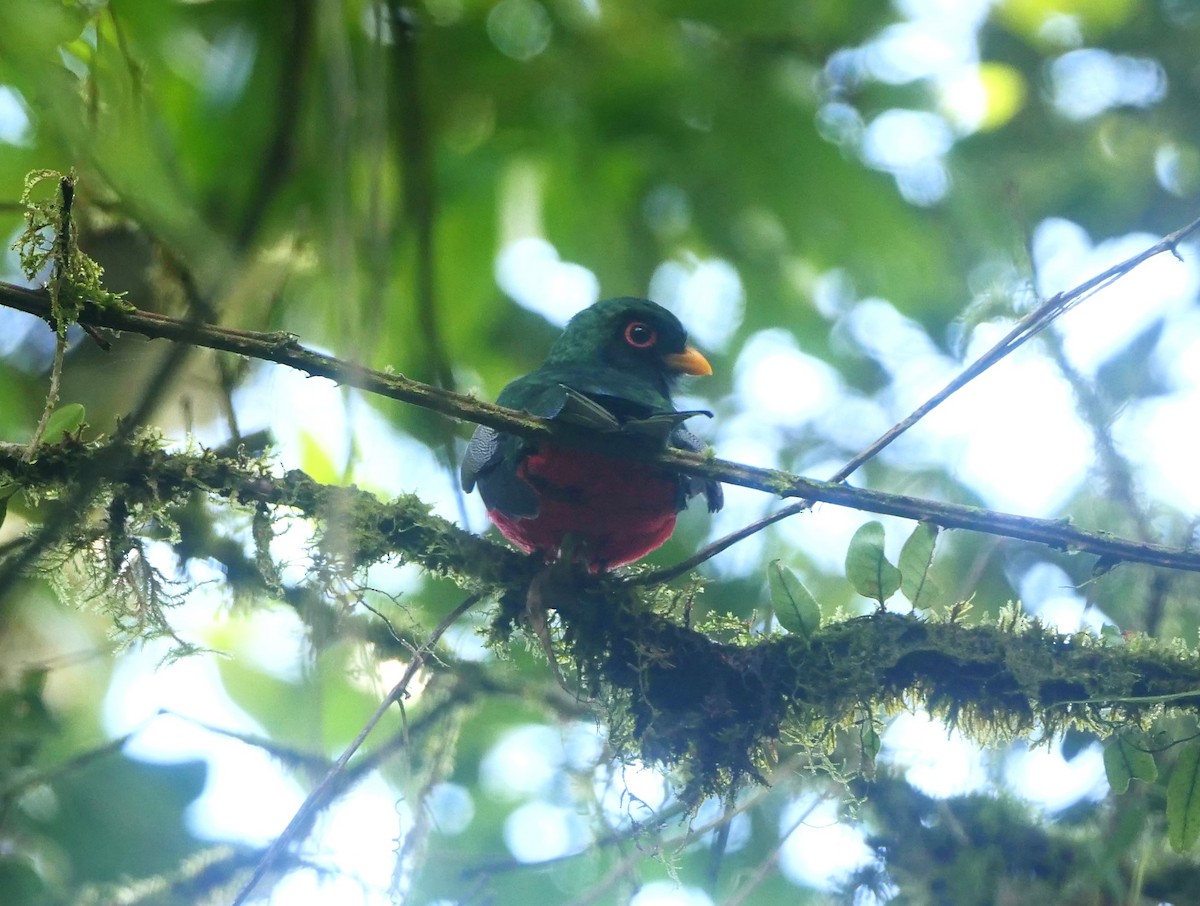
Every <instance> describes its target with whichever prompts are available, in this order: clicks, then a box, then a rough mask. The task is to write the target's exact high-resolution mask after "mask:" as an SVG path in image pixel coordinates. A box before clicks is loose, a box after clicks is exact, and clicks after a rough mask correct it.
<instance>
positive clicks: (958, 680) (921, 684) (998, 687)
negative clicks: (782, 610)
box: [0, 442, 1200, 796]
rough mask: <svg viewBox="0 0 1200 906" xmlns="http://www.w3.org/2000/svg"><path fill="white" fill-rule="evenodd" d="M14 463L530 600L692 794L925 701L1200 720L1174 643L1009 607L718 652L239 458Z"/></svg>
mask: <svg viewBox="0 0 1200 906" xmlns="http://www.w3.org/2000/svg"><path fill="white" fill-rule="evenodd" d="M20 453H21V448H19V447H17V446H16V445H6V446H2V447H0V483H8V482H13V483H17V484H19V485H21V486H23V487H27V488H37V489H39V490H41V491H43V492H50V491H54V490H61V489H62V488H63V487H65V486H67V485H69V484H70V483H71V482H72V481H73V480H74V479H75V477H76V476H78V475H80V474H88V475H90V476H92V477H93V478H94V477H96V473H97V472H99V478H100V480H101V483H102V485H103V486H104V487H105V488H106V489H107V492H108V493H109V494H110V495H113V496H119V497H120V498H121V499H123V500H125V501H126V502H127V503H128V505H130V506H134V505H138V504H141V505H143V506H147V507H158V508H160V509H161V508H164V507H167V506H170V505H175V504H178V503H181V502H183V501H185V500H187V499H188V498H189V497H190V496H191V495H193V494H195V493H202V494H206V495H209V496H211V497H214V498H223V499H225V500H228V501H230V502H233V503H235V504H238V505H243V506H246V507H259V506H269V507H285V508H288V509H291V510H294V511H297V512H299V513H302V514H304V515H305V516H307V517H310V518H312V519H313V520H315V522H316V523H317V524H318V526H319V527H320V530H321V537H322V539H323V540H322V542H321V545H322V548H323V551H324V554H325V556H327V557H329V558H332V559H336V560H338V561H339V562H340V563H342V564H343V565H344V567H345V568H346V569H347V570H358V569H360V568H362V567H365V566H368V565H370V564H371V563H374V562H377V561H379V560H382V559H384V558H386V557H390V556H399V557H400V558H402V559H404V560H407V561H411V562H414V563H418V564H420V565H421V566H422V567H424V568H425V569H427V570H430V571H431V572H434V573H437V574H442V575H448V576H450V577H451V578H453V579H454V581H456V582H457V583H458V584H460V585H462V586H464V587H466V588H469V589H471V590H473V591H475V592H477V593H485V594H491V595H497V596H499V598H500V600H501V607H500V611H499V614H498V616H497V618H496V624H495V626H496V631H497V632H498V633H499V634H500V635H501V636H503V635H505V634H507V633H508V632H509V631H511V629H512V628H513V627H514V626H515V625H518V624H520V623H521V622H522V621H523V620H524V619H525V612H526V602H527V601H528V600H530V599H531V598H532V597H534V596H536V597H537V598H538V600H539V601H540V602H541V604H542V605H544V606H548V607H551V608H553V609H554V610H555V611H557V613H558V614H559V617H560V619H561V621H562V630H563V639H564V644H565V645H566V647H567V649H568V652H569V654H570V656H571V659H572V661H573V663H574V664H575V665H576V666H577V668H578V673H577V676H578V682H579V683H580V685H581V687H582V690H583V691H584V692H585V693H587V694H590V695H595V696H596V697H598V698H600V699H602V700H604V701H606V702H616V703H618V704H617V705H615V706H619V707H621V708H623V709H626V710H627V711H628V713H629V714H630V715H631V716H632V726H631V729H630V731H629V732H628V734H627V736H626V737H625V738H621V737H620V736H619V735H617V736H615V737H614V741H615V742H616V743H617V744H618V745H624V746H625V747H626V748H627V752H628V754H636V755H638V756H639V757H641V758H645V759H661V760H662V761H664V762H666V763H669V764H675V765H683V766H686V768H687V769H688V774H689V776H690V777H692V778H693V781H692V792H693V793H694V794H695V795H697V796H698V795H701V794H704V793H709V792H713V791H718V790H722V789H727V788H728V784H730V783H731V782H736V781H737V780H739V779H741V778H743V777H747V776H751V777H757V776H759V775H760V774H761V773H762V772H763V771H764V770H766V769H769V767H770V766H771V764H772V763H773V760H774V759H775V758H776V757H777V750H778V746H779V744H778V742H777V741H778V740H780V739H782V740H789V741H794V742H796V743H797V744H800V745H802V746H805V747H807V748H810V749H813V750H816V751H820V747H821V746H822V745H824V746H826V747H832V745H833V744H834V741H835V740H836V739H837V736H838V734H837V733H836V732H835V731H836V730H837V729H839V728H843V727H847V726H851V725H853V724H854V722H855V721H857V720H861V719H862V718H863V715H866V714H870V715H876V716H878V715H881V714H885V713H887V712H889V711H893V710H897V709H902V708H909V707H915V706H918V705H919V704H924V705H925V706H926V707H928V708H929V709H930V710H931V711H933V712H934V713H937V714H940V715H942V716H944V717H945V719H947V720H948V721H949V722H951V723H953V724H956V725H958V726H960V727H961V728H963V729H964V730H966V731H967V732H969V733H971V735H973V736H975V737H977V738H982V739H991V738H1003V737H1011V736H1030V735H1033V734H1035V733H1038V734H1043V733H1044V734H1049V733H1054V732H1057V731H1060V730H1062V729H1064V728H1065V727H1067V726H1072V725H1073V726H1083V727H1086V728H1089V729H1092V730H1096V731H1097V732H1105V731H1107V730H1108V729H1110V728H1112V727H1115V726H1129V725H1131V724H1132V725H1143V724H1145V723H1147V722H1148V721H1149V720H1150V719H1151V718H1152V717H1153V716H1155V715H1157V714H1158V713H1160V712H1161V711H1162V710H1163V708H1164V707H1169V708H1171V709H1174V710H1176V711H1185V712H1189V713H1200V659H1197V658H1196V657H1195V654H1194V652H1191V651H1188V650H1185V649H1184V648H1183V647H1182V646H1175V647H1164V646H1161V645H1159V644H1157V643H1154V642H1153V641H1151V640H1149V639H1142V638H1137V639H1134V640H1132V641H1129V642H1125V641H1122V640H1116V641H1115V642H1114V641H1113V640H1109V639H1104V640H1101V639H1099V638H1097V637H1094V636H1091V635H1088V634H1076V635H1072V636H1060V635H1057V634H1054V633H1052V632H1050V631H1048V630H1046V629H1045V628H1043V627H1041V626H1040V625H1039V624H1038V623H1037V622H1036V621H1034V620H1031V619H1028V618H1027V617H1025V616H1023V615H1022V614H1020V613H1019V612H1016V611H1012V612H1010V613H1009V614H1007V616H1006V617H1005V618H1004V619H1002V620H1001V623H1000V624H998V625H977V626H966V625H961V624H959V623H956V622H955V621H954V620H952V619H950V618H949V617H942V618H935V619H924V620H923V619H920V618H917V617H914V616H900V615H896V614H890V613H875V614H872V615H870V616H865V617H858V618H854V619H849V620H845V621H842V622H832V623H828V624H826V625H825V626H823V627H822V628H820V629H819V630H817V631H816V632H814V633H813V634H812V636H811V637H810V638H809V639H807V640H806V639H803V638H801V637H799V636H793V635H785V636H757V637H751V636H749V635H748V634H747V633H745V632H743V633H741V637H740V638H738V639H737V640H735V641H731V642H723V641H718V640H716V639H714V638H713V637H712V636H711V635H710V634H706V633H705V632H702V631H699V630H697V629H694V628H691V627H689V626H685V625H680V624H679V622H678V621H677V619H675V618H673V617H672V616H671V615H670V613H669V611H670V610H671V609H672V602H673V597H672V593H671V592H669V591H668V590H666V589H657V590H647V589H642V588H637V587H634V586H632V585H630V584H629V583H627V582H624V581H622V580H621V579H620V578H619V577H616V576H611V575H608V576H590V575H586V574H579V573H577V572H575V571H573V570H570V569H569V568H567V567H565V566H560V567H556V568H552V569H546V568H544V567H543V566H542V565H541V564H540V563H539V562H538V560H537V558H531V557H527V556H524V555H521V554H518V553H516V552H514V551H512V550H510V549H508V548H507V547H503V546H501V545H498V544H495V543H492V542H491V541H488V540H486V539H484V538H480V537H477V536H475V535H472V534H470V533H469V532H466V531H463V530H462V529H460V528H458V527H457V526H455V525H453V524H452V523H450V522H448V521H446V520H444V519H441V518H440V517H438V516H435V515H432V514H431V513H430V512H429V510H428V508H427V507H426V506H425V505H424V504H423V503H421V501H419V500H417V499H416V498H413V497H402V498H400V499H398V500H396V501H393V502H390V503H385V502H382V501H380V500H378V499H377V498H375V497H374V496H373V495H371V494H369V493H367V492H365V491H362V490H360V489H358V488H354V487H333V486H326V485H321V484H319V483H317V482H315V481H313V480H312V479H311V478H310V477H309V476H307V475H305V474H304V473H303V472H299V471H290V472H287V473H286V474H284V475H272V474H269V473H268V472H267V471H265V469H264V468H263V466H262V464H261V463H259V462H256V461H253V460H249V459H246V458H243V457H237V456H220V455H217V454H215V453H212V452H201V453H167V452H164V451H162V450H160V449H157V448H155V447H154V446H153V445H152V444H149V443H143V444H140V445H138V444H134V445H131V446H128V447H126V448H124V449H121V450H119V451H114V449H113V448H112V447H106V446H103V445H84V444H79V443H74V442H67V443H65V444H63V445H58V446H52V447H44V448H42V449H41V451H40V455H39V458H38V459H37V461H36V462H32V463H30V462H24V461H23V460H22V458H21V455H20ZM118 454H119V455H118ZM89 539H91V540H94V538H92V535H90V534H89Z"/></svg>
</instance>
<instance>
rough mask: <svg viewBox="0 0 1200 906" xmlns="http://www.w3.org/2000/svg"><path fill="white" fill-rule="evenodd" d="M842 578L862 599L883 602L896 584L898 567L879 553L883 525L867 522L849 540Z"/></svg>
mask: <svg viewBox="0 0 1200 906" xmlns="http://www.w3.org/2000/svg"><path fill="white" fill-rule="evenodd" d="M846 578H847V579H849V580H850V584H851V585H853V586H854V590H855V591H857V592H858V593H859V594H860V595H862V596H863V597H864V598H872V599H874V600H876V601H878V602H879V606H880V607H882V606H883V602H884V601H886V600H887V599H888V598H890V597H891V596H892V595H894V594H895V593H896V590H897V589H898V588H899V587H900V570H898V569H896V567H894V566H893V565H892V564H891V563H890V562H888V559H887V557H885V556H884V555H883V524H882V523H880V522H868V523H867V524H866V525H864V526H863V527H862V528H860V529H859V530H858V531H857V532H855V533H854V537H853V538H851V539H850V548H849V550H847V551H846Z"/></svg>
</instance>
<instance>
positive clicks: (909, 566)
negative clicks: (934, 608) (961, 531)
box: [897, 522, 940, 607]
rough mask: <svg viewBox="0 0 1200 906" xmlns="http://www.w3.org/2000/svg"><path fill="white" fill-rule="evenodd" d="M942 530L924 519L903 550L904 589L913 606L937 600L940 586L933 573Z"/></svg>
mask: <svg viewBox="0 0 1200 906" xmlns="http://www.w3.org/2000/svg"><path fill="white" fill-rule="evenodd" d="M939 531H940V529H939V528H938V527H937V526H936V525H934V524H933V523H931V522H920V523H918V524H917V527H916V528H915V529H913V533H912V534H911V535H909V536H908V540H907V541H905V542H904V547H902V548H901V549H900V562H899V563H898V564H897V566H899V567H900V590H901V591H902V592H904V597H906V598H908V600H909V603H911V604H912V606H913V607H929V606H931V605H933V604H935V603H937V600H936V599H937V596H938V588H937V586H936V585H935V584H934V582H933V580H932V579H931V578H930V576H929V568H930V567H931V566H932V565H933V549H934V545H936V543H937V536H938V532H939Z"/></svg>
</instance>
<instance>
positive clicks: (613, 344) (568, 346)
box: [546, 296, 712, 389]
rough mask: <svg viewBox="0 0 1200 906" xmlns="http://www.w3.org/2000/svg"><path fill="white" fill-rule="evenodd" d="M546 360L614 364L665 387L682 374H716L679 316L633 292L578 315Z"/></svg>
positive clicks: (618, 367) (625, 371)
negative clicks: (690, 342)
mask: <svg viewBox="0 0 1200 906" xmlns="http://www.w3.org/2000/svg"><path fill="white" fill-rule="evenodd" d="M546 364H547V365H572V366H580V367H589V366H600V367H605V368H614V369H617V370H619V371H622V372H624V373H626V374H627V375H630V376H634V375H638V376H642V377H645V378H646V379H648V380H651V381H652V382H653V383H654V384H655V385H656V386H657V385H660V384H661V385H662V386H663V387H664V389H665V387H668V386H670V383H671V381H672V379H673V378H675V377H677V376H679V375H681V374H697V375H700V374H712V366H711V365H709V364H708V360H707V359H706V358H704V356H703V355H701V354H700V352H699V351H698V350H696V349H694V348H692V347H691V346H688V345H687V331H685V330H684V329H683V325H682V324H680V323H679V319H678V318H676V317H675V316H674V315H673V314H671V313H670V312H669V311H667V310H666V309H665V308H663V307H662V306H661V305H658V304H656V303H654V302H651V301H649V300H647V299H636V298H633V297H631V296H622V297H621V298H619V299H605V300H604V301H603V302H597V303H596V304H595V305H592V306H589V307H588V308H585V309H584V310H583V311H581V312H580V313H579V314H577V315H576V316H575V317H573V318H572V319H571V320H570V321H569V322H568V323H567V327H566V329H565V330H564V331H563V333H562V336H560V337H559V338H558V340H557V341H555V343H554V345H553V346H552V347H551V349H550V355H549V356H548V357H547V359H546Z"/></svg>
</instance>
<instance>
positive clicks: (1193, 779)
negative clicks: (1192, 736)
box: [1167, 742, 1200, 853]
mask: <svg viewBox="0 0 1200 906" xmlns="http://www.w3.org/2000/svg"><path fill="white" fill-rule="evenodd" d="M1197 838H1200V743H1197V742H1193V743H1192V744H1191V745H1189V746H1186V747H1185V748H1184V749H1183V750H1182V751H1181V752H1180V753H1179V760H1178V761H1177V762H1175V769H1174V770H1173V771H1171V780H1170V781H1169V782H1168V783H1167V839H1168V840H1170V842H1171V849H1173V850H1175V852H1177V853H1183V852H1187V851H1188V850H1189V849H1191V848H1192V846H1193V845H1194V844H1195V842H1196V840H1197Z"/></svg>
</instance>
